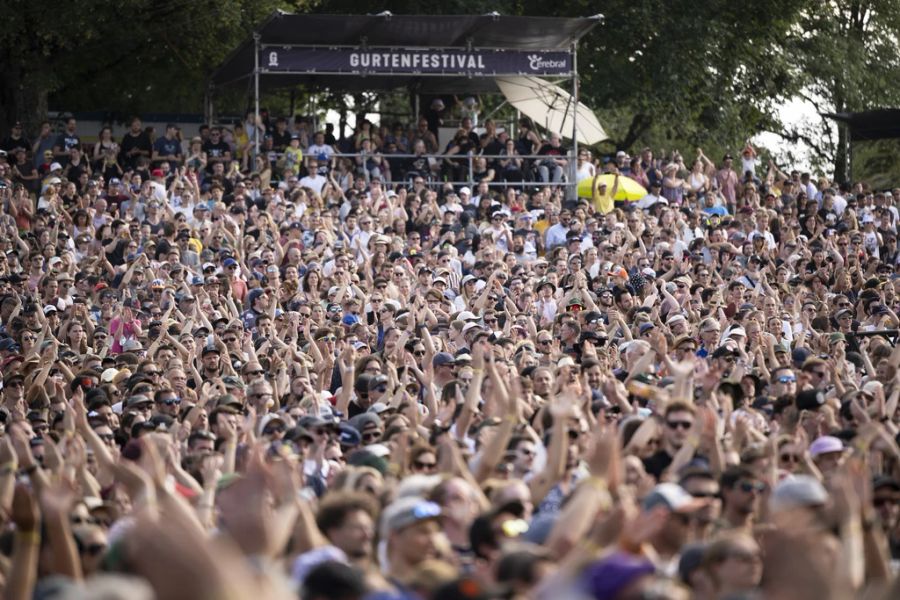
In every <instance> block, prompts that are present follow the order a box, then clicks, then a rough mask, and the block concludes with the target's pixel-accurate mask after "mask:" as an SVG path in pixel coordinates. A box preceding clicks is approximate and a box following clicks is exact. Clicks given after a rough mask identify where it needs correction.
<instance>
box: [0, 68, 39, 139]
mask: <svg viewBox="0 0 900 600" xmlns="http://www.w3.org/2000/svg"><path fill="white" fill-rule="evenodd" d="M46 118H47V88H46V86H45V85H44V84H43V82H42V81H41V78H40V76H36V75H35V74H31V73H27V72H23V71H22V69H21V68H19V67H18V66H17V65H15V64H8V67H7V69H6V71H5V72H4V73H3V78H2V84H0V131H2V132H3V135H6V134H7V133H8V132H9V130H10V128H11V127H12V124H13V123H15V122H16V121H22V125H24V128H25V131H26V132H27V134H28V135H34V133H35V132H37V131H38V130H39V128H40V123H41V121H43V120H44V119H46Z"/></svg>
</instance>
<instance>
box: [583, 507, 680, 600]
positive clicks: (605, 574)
mask: <svg viewBox="0 0 900 600" xmlns="http://www.w3.org/2000/svg"><path fill="white" fill-rule="evenodd" d="M685 493H686V492H685ZM655 571H656V567H654V566H653V563H652V562H650V561H649V560H648V559H646V558H644V557H643V556H640V555H637V554H630V553H628V552H621V551H618V552H613V553H612V554H609V555H607V556H605V557H604V558H603V559H602V560H599V561H597V562H595V563H592V564H591V565H590V566H588V567H587V569H585V571H584V575H583V576H582V577H583V578H584V588H585V589H586V590H587V592H588V597H589V598H618V597H619V595H620V594H621V593H622V592H623V591H624V590H625V589H627V588H628V587H629V586H631V585H633V584H634V582H636V581H637V580H638V579H640V578H641V577H646V576H648V575H652V574H653V573H654V572H655Z"/></svg>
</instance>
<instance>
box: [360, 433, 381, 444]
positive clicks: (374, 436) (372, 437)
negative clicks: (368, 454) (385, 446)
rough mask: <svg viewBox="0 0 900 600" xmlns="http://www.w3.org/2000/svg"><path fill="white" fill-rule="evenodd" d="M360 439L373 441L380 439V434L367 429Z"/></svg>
mask: <svg viewBox="0 0 900 600" xmlns="http://www.w3.org/2000/svg"><path fill="white" fill-rule="evenodd" d="M362 439H363V441H364V442H373V441H378V440H380V439H381V434H380V433H378V432H377V431H368V432H366V433H363V434H362Z"/></svg>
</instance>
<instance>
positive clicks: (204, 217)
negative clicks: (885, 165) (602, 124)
mask: <svg viewBox="0 0 900 600" xmlns="http://www.w3.org/2000/svg"><path fill="white" fill-rule="evenodd" d="M478 112H479V106H478V101H477V99H474V98H467V99H464V100H462V101H457V102H455V103H454V104H453V105H452V106H445V105H444V103H443V102H442V101H435V103H433V104H431V106H430V108H429V110H428V111H426V113H424V114H423V116H422V118H421V119H420V120H418V121H417V122H414V123H413V124H412V126H411V127H407V126H406V125H404V124H402V123H401V124H397V125H396V126H395V125H393V124H391V125H382V126H375V125H373V124H371V123H369V122H368V121H362V122H361V123H360V125H359V126H358V127H357V128H356V130H355V131H354V133H353V134H352V135H351V136H349V137H346V136H343V135H342V134H341V133H338V134H337V137H336V133H335V128H334V127H333V126H331V125H327V126H325V128H324V129H321V130H316V129H315V128H313V127H312V126H311V125H310V122H309V121H306V120H303V119H285V118H274V117H270V116H269V115H268V114H267V113H266V112H265V111H264V112H263V114H262V115H261V116H260V118H258V119H257V117H256V116H255V115H254V114H253V113H248V115H247V116H246V119H245V120H244V121H243V122H241V123H239V124H236V125H234V126H229V127H219V126H213V127H209V126H203V127H201V128H200V131H199V135H198V136H197V137H193V138H187V137H182V132H181V130H180V129H179V127H177V126H176V125H174V124H171V125H168V126H167V127H166V128H165V131H154V130H152V129H148V128H144V126H143V124H142V122H141V121H140V119H134V120H133V121H132V122H131V123H129V126H128V131H127V133H125V135H124V136H123V137H122V138H121V140H119V141H118V142H117V141H115V140H114V139H113V136H112V130H111V129H110V128H108V127H106V128H103V129H102V131H100V132H99V134H98V135H97V138H96V140H97V141H96V142H95V143H87V142H85V141H83V140H82V137H81V135H82V134H81V132H80V131H79V128H78V123H77V121H76V120H75V119H74V118H70V119H67V120H65V121H64V122H63V123H61V124H60V127H59V130H58V131H54V129H53V127H51V124H50V123H44V124H43V125H42V126H41V128H40V130H39V131H35V132H29V133H31V134H33V135H28V134H26V132H25V131H23V128H22V126H21V124H19V123H16V124H15V125H14V126H13V128H12V129H11V131H10V132H8V135H6V137H5V138H4V139H3V140H2V141H0V148H2V152H0V201H2V209H0V228H2V235H0V246H2V248H0V250H2V252H0V371H2V391H0V395H2V407H0V421H2V437H0V589H2V594H0V596H2V597H3V598H7V599H8V600H26V599H29V598H33V597H34V598H67V599H69V598H101V597H102V598H129V599H133V598H139V599H140V598H160V599H176V600H177V599H185V600H188V599H192V600H193V599H197V598H209V599H227V598H235V599H238V598H256V599H262V598H291V597H294V598H302V599H303V600H307V599H309V600H318V599H330V600H355V599H362V598H366V599H385V600H393V599H396V600H401V599H408V600H412V599H421V600H445V599H468V598H471V599H478V598H555V599H563V598H565V599H568V598H572V599H588V598H596V599H609V600H613V599H644V598H647V599H649V598H669V599H673V600H677V599H686V598H697V599H701V600H707V599H709V600H712V599H720V598H729V599H737V598H785V599H788V598H789V599H805V598H810V599H813V598H815V599H824V598H836V599H837V598H841V599H843V598H852V597H870V598H897V597H900V583H898V578H897V572H898V568H897V566H898V562H897V561H898V560H900V447H898V426H900V417H898V414H900V413H898V400H900V376H898V366H900V350H898V349H897V347H896V346H895V343H896V341H897V334H898V327H900V321H898V313H900V287H898V285H897V283H898V275H897V273H898V269H897V266H898V264H900V253H898V248H897V224H898V217H900V215H898V208H897V207H898V205H900V189H895V190H893V191H890V190H873V189H870V188H869V187H868V186H867V185H866V184H865V182H853V183H836V182H833V181H830V180H829V179H828V178H826V177H813V176H811V174H809V173H801V172H798V171H790V172H786V171H782V170H781V168H779V166H777V165H776V164H774V163H773V162H768V164H765V163H764V162H763V161H762V159H761V158H760V157H759V156H758V155H757V151H756V150H755V149H754V148H753V146H752V145H750V144H747V145H746V146H745V147H743V148H736V149H735V150H736V154H737V159H735V158H734V157H732V156H731V155H725V156H724V157H722V159H721V160H715V159H710V158H708V157H707V156H706V155H705V154H704V153H703V151H702V150H700V149H696V151H692V152H691V153H690V154H691V158H687V159H686V157H685V156H682V154H680V153H679V152H671V153H668V154H667V155H665V156H656V155H655V154H654V152H653V151H652V150H651V149H650V148H645V149H643V150H641V151H640V152H637V153H635V155H634V156H633V157H631V156H629V155H628V154H627V153H626V152H625V151H620V152H618V153H617V154H615V155H614V156H608V157H601V156H597V157H595V156H594V154H593V153H592V152H591V150H590V149H583V148H582V149H580V150H579V154H578V156H577V157H572V156H571V155H570V154H569V153H568V151H567V149H566V148H565V147H564V146H563V145H562V142H561V140H560V138H559V136H557V135H556V134H553V133H548V132H541V131H539V130H538V129H536V128H534V127H533V126H532V124H531V123H529V122H528V120H527V119H523V120H521V121H520V122H518V123H516V124H515V125H516V126H515V128H510V130H509V131H506V130H505V127H498V125H497V124H495V123H493V122H491V121H489V120H488V121H485V122H484V123H480V122H479V118H478ZM456 123H458V124H459V129H458V132H457V134H456V135H454V136H453V140H452V142H450V145H448V146H446V147H444V148H440V147H438V145H437V134H438V133H439V128H441V127H446V126H448V125H450V124H456ZM257 140H259V143H260V152H259V153H257V152H255V144H256V141H257ZM348 154H349V155H352V156H349V157H348V156H345V155H348ZM392 154H401V155H402V154H411V155H414V156H413V157H412V158H409V157H392ZM481 155H484V156H481ZM470 156H471V159H470ZM523 156H525V157H531V158H522V157H523ZM470 160H471V161H472V165H473V168H472V169H470V167H469V161H470ZM569 160H576V161H577V163H576V164H575V165H572V164H571V163H569V162H568V161H569ZM472 173H474V174H475V175H476V176H470V175H471V174H472ZM465 183H468V184H469V185H464V184H465ZM567 183H568V184H569V185H568V186H567V185H566V184H567ZM576 183H580V184H581V185H579V186H578V188H579V190H582V194H581V196H584V197H578V195H577V194H573V193H572V190H573V189H574V187H575V184H576ZM491 184H502V185H491ZM554 184H562V185H554ZM626 184H627V185H626ZM635 186H638V187H637V188H636V187H635ZM626 188H627V189H630V190H634V189H642V190H644V191H643V192H642V193H641V194H640V195H639V196H637V197H634V196H632V197H629V196H627V195H626V194H624V193H623V191H624V190H625V189H626ZM584 190H586V192H584Z"/></svg>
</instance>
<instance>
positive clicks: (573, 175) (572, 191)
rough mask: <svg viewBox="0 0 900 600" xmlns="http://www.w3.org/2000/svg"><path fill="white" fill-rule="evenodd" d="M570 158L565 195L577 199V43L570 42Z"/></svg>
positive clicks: (570, 198)
mask: <svg viewBox="0 0 900 600" xmlns="http://www.w3.org/2000/svg"><path fill="white" fill-rule="evenodd" d="M572 109H573V110H572V158H571V160H570V161H569V185H567V186H566V196H567V198H568V199H569V200H577V199H578V44H576V43H574V42H573V43H572Z"/></svg>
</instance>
